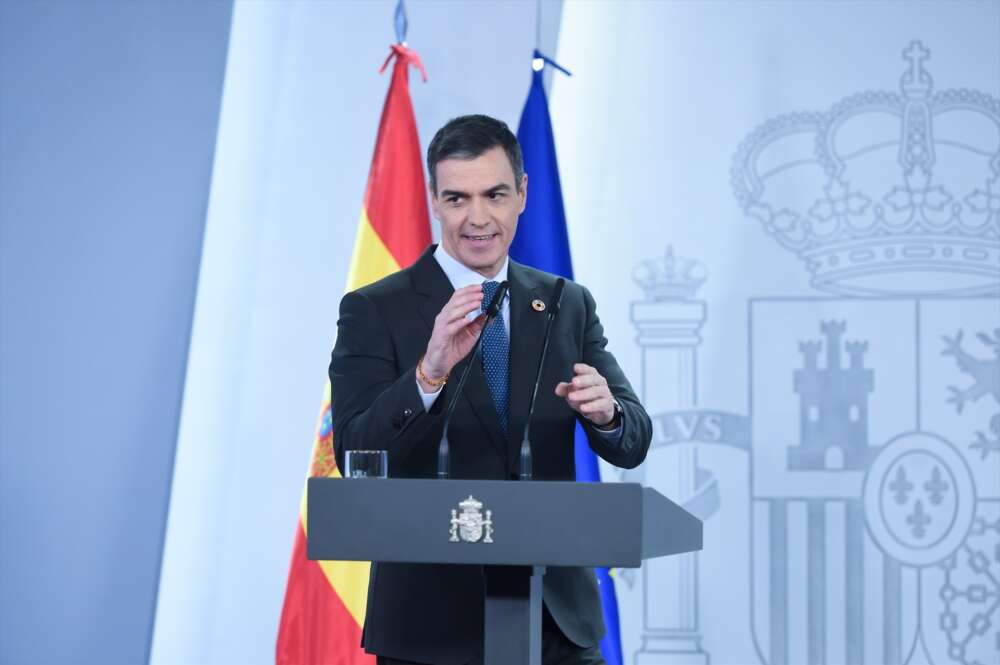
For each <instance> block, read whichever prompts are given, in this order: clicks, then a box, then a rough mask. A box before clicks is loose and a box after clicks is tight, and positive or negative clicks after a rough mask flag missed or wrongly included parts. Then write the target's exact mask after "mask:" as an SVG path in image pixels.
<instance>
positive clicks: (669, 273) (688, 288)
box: [632, 245, 708, 300]
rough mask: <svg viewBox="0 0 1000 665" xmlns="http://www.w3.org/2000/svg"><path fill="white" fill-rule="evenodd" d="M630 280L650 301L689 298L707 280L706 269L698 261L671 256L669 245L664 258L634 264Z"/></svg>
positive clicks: (672, 249) (671, 247) (672, 253)
mask: <svg viewBox="0 0 1000 665" xmlns="http://www.w3.org/2000/svg"><path fill="white" fill-rule="evenodd" d="M632 279H634V280H635V283H636V284H638V285H639V286H640V287H642V290H643V291H645V292H646V297H647V298H649V299H650V300H691V299H692V298H694V296H695V294H696V293H697V291H698V288H699V287H700V286H701V285H702V284H704V283H705V280H706V279H708V268H706V267H705V264H704V263H702V262H701V261H695V260H693V259H682V258H678V257H676V256H674V248H673V246H672V245H671V246H668V247H667V253H666V255H665V256H664V257H662V258H659V259H649V260H648V261H643V262H642V263H640V264H639V265H637V266H636V267H635V270H633V271H632Z"/></svg>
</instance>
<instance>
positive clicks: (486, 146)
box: [427, 115, 524, 195]
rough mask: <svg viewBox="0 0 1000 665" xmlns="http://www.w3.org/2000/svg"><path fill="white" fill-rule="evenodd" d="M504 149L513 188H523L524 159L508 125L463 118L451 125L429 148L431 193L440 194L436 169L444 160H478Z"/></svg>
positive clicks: (488, 119) (485, 117) (487, 118)
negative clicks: (487, 153)
mask: <svg viewBox="0 0 1000 665" xmlns="http://www.w3.org/2000/svg"><path fill="white" fill-rule="evenodd" d="M497 146H499V147H501V148H503V151H504V152H505V153H507V159H508V160H510V167H511V170H513V171H514V187H516V188H517V189H520V188H521V179H522V176H523V175H524V159H523V158H522V157H521V146H520V145H519V144H518V142H517V137H516V136H514V133H513V132H512V131H510V128H509V127H507V123H505V122H503V121H502V120H497V119H496V118H491V117H490V116H488V115H463V116H460V117H458V118H454V119H452V120H449V121H448V124H446V125H445V126H444V127H442V128H441V129H439V130H438V131H437V134H435V135H434V138H433V139H432V140H431V144H430V145H429V146H427V172H428V173H429V174H430V180H431V190H433V192H434V194H435V195H436V194H437V174H436V173H435V169H436V168H437V165H438V162H440V161H441V160H443V159H452V158H458V159H475V158H476V157H479V156H480V155H482V154H483V153H485V152H486V151H488V150H490V149H492V148H495V147H497Z"/></svg>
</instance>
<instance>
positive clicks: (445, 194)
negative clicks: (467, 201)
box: [438, 189, 469, 199]
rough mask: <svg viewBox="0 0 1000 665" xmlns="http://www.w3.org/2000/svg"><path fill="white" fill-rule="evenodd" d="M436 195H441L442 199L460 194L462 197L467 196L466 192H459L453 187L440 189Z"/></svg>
mask: <svg viewBox="0 0 1000 665" xmlns="http://www.w3.org/2000/svg"><path fill="white" fill-rule="evenodd" d="M438 196H439V197H441V198H442V199H443V198H446V197H448V196H460V197H463V198H469V194H468V192H460V191H458V190H455V189H442V190H441V193H440V194H438Z"/></svg>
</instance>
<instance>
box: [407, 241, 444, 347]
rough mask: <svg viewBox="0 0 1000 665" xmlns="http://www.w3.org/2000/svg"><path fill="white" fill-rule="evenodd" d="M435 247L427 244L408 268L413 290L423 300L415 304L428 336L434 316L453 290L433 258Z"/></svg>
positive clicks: (432, 325)
mask: <svg viewBox="0 0 1000 665" xmlns="http://www.w3.org/2000/svg"><path fill="white" fill-rule="evenodd" d="M435 249H437V245H429V246H428V247H427V249H425V250H424V253H423V254H421V255H420V258H419V259H417V261H416V263H414V264H413V267H412V268H410V270H411V274H412V275H413V290H414V291H416V292H417V293H418V294H420V295H422V296H423V301H422V302H420V303H419V304H418V305H417V309H418V310H419V311H420V318H422V319H423V320H424V323H425V324H427V336H428V337H430V332H431V331H432V330H434V318H435V317H436V316H437V315H438V312H440V311H441V308H442V307H444V306H445V303H447V302H448V299H449V298H451V294H452V293H454V291H455V289H454V288H453V287H452V285H451V282H450V281H448V276H447V275H445V274H444V271H443V270H441V266H440V265H439V264H438V262H437V259H435V258H434V250H435Z"/></svg>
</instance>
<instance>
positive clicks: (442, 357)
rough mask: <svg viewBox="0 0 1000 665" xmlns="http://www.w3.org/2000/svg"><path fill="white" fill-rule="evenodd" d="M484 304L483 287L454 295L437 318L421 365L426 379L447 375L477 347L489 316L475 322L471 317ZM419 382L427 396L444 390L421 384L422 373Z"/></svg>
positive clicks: (462, 290) (418, 376)
mask: <svg viewBox="0 0 1000 665" xmlns="http://www.w3.org/2000/svg"><path fill="white" fill-rule="evenodd" d="M482 302H483V285H482V284H473V285H472V286H464V287H462V288H460V289H457V290H456V291H455V292H454V293H453V294H451V299H450V300H448V302H447V304H445V306H444V307H443V308H442V309H441V311H440V312H439V313H438V315H437V317H435V319H434V330H433V331H432V332H431V339H430V341H429V342H427V351H426V352H425V353H424V358H423V361H422V362H421V366H420V368H421V370H423V373H424V376H427V377H428V378H431V379H440V378H442V377H444V376H446V375H447V374H449V373H450V372H451V369H452V368H453V367H454V366H455V365H456V364H457V363H458V361H459V360H461V359H462V358H464V357H465V356H466V355H467V354H468V353H469V351H471V350H472V347H473V346H475V345H476V340H478V339H479V333H480V331H482V329H483V325H484V324H485V322H486V315H485V314H481V315H479V316H477V317H476V318H474V319H469V318H467V317H468V315H469V314H471V313H472V312H478V311H479V310H480V309H481V307H482ZM417 380H418V381H419V382H420V387H421V388H422V389H423V391H424V392H425V393H432V392H436V391H437V390H438V389H439V388H440V386H432V385H431V384H429V383H427V382H426V381H421V380H420V375H419V374H418V375H417Z"/></svg>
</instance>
